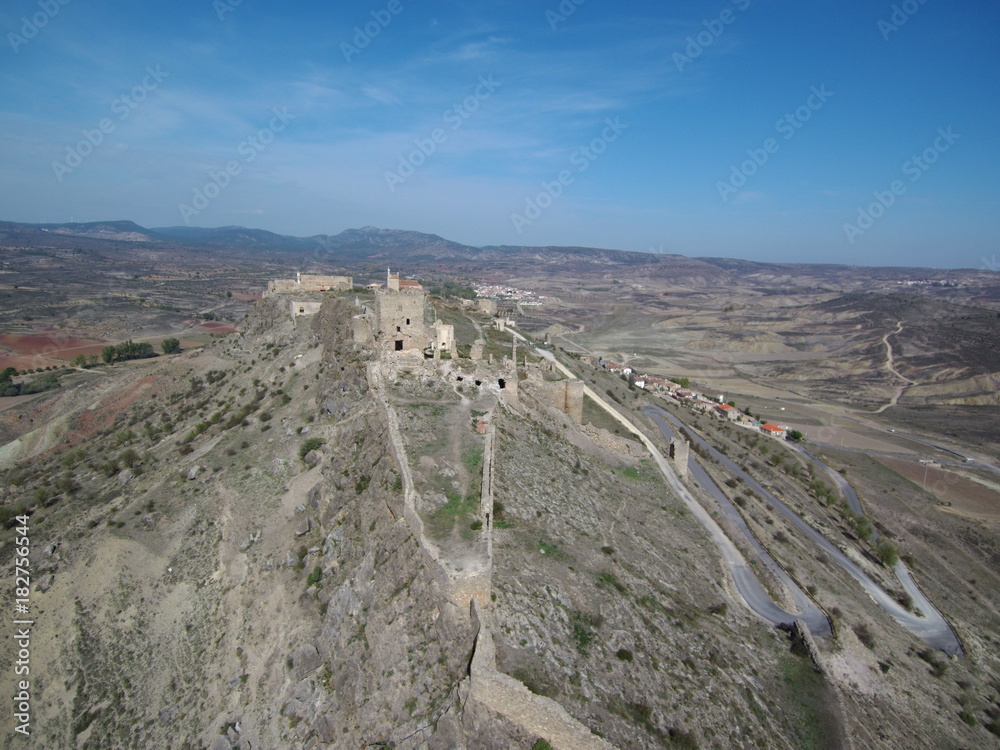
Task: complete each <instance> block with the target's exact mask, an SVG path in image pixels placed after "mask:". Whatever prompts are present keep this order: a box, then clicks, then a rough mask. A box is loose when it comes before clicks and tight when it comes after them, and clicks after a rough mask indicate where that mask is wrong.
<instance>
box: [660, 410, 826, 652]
mask: <svg viewBox="0 0 1000 750" xmlns="http://www.w3.org/2000/svg"><path fill="white" fill-rule="evenodd" d="M655 408H656V407H649V406H647V407H646V408H645V409H644V411H645V412H646V415H647V416H649V418H650V419H652V420H653V422H655V423H656V426H657V427H658V428H659V429H660V432H662V433H663V435H664V436H666V437H667V438H668V439H669V437H670V435H671V433H672V430H671V428H670V426H669V425H668V424H667V423H666V422H664V421H663V419H662V417H660V416H659V414H657V413H655V411H653V410H655ZM688 469H689V470H690V472H691V475H692V476H693V477H694V480H695V481H696V482H697V483H698V484H699V485H701V487H702V488H704V489H705V490H706V491H707V492H708V493H709V494H710V495H712V497H714V498H715V501H716V502H717V503H719V505H720V506H721V508H722V512H723V514H724V515H725V516H726V518H727V519H728V520H729V521H730V523H732V524H733V525H734V526H735V527H736V528H737V529H739V530H740V532H741V533H742V534H743V536H744V537H746V540H747V541H748V542H749V543H750V546H751V547H752V548H753V550H754V552H755V553H756V554H757V557H758V558H759V559H760V560H761V561H762V562H763V563H764V565H765V566H767V568H768V570H770V571H771V572H772V573H773V574H774V575H775V576H776V577H777V578H778V580H780V581H781V582H782V583H783V584H784V586H785V588H786V589H787V590H788V593H789V594H790V595H791V597H792V601H794V602H795V606H796V607H797V608H798V610H799V612H801V614H799V615H793V614H790V613H789V612H786V611H784V610H782V609H781V608H779V607H778V606H777V605H776V604H774V602H773V601H772V600H771V598H770V596H769V595H768V594H767V592H766V591H765V590H764V588H763V586H761V584H760V582H759V581H758V580H757V578H756V577H754V576H753V574H752V573H751V574H750V575H751V577H752V581H747V582H745V583H744V585H745V586H746V587H747V589H748V593H750V594H751V598H749V599H748V597H747V594H743V597H744V599H746V600H747V603H748V604H749V605H750V608H751V609H753V610H754V611H755V612H757V613H758V614H760V615H763V616H764V617H766V618H767V619H768V620H770V621H771V622H773V623H774V624H776V625H780V624H782V623H788V622H792V621H793V620H796V619H799V620H805V621H806V623H808V625H809V630H811V631H812V634H813V635H816V636H829V635H832V633H833V631H832V629H831V627H830V620H829V619H828V618H827V616H826V614H824V612H823V610H821V609H820V608H819V607H818V606H816V603H815V602H814V601H813V600H812V599H810V598H809V596H808V595H807V594H806V593H805V592H804V591H803V590H802V588H801V587H800V586H799V585H798V584H797V583H796V582H795V581H794V580H793V579H792V577H791V576H789V575H788V573H787V572H786V571H785V569H784V568H782V567H781V565H779V564H778V561H777V560H775V559H774V557H773V556H772V555H771V553H770V552H768V550H767V548H766V547H764V545H763V544H761V543H760V540H759V539H757V537H756V536H754V533H753V532H752V531H751V530H750V527H749V526H748V525H747V522H746V520H745V519H744V518H743V516H742V515H741V514H740V512H739V511H738V510H737V509H736V506H735V505H733V504H732V502H731V501H730V500H729V498H728V497H726V494H725V493H724V492H723V491H722V489H721V488H720V487H719V486H718V485H717V484H716V483H715V482H714V481H713V480H712V478H711V477H710V476H709V475H708V472H706V471H705V469H704V468H703V467H702V466H701V464H699V463H698V461H697V460H689V461H688ZM747 572H748V573H749V571H747ZM741 573H742V571H741ZM734 578H735V572H734ZM754 584H756V586H754ZM739 585H740V584H739V583H737V586H739Z"/></svg>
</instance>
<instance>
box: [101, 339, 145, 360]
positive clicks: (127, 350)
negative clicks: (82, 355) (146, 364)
mask: <svg viewBox="0 0 1000 750" xmlns="http://www.w3.org/2000/svg"><path fill="white" fill-rule="evenodd" d="M155 356H156V352H155V351H154V350H153V345H152V344H150V343H149V342H147V341H133V340H132V339H129V340H128V341H123V342H122V343H121V344H113V345H111V346H106V347H104V348H103V349H101V359H102V360H103V361H104V364H106V365H110V364H111V363H112V362H124V361H126V360H129V359H147V358H149V357H155Z"/></svg>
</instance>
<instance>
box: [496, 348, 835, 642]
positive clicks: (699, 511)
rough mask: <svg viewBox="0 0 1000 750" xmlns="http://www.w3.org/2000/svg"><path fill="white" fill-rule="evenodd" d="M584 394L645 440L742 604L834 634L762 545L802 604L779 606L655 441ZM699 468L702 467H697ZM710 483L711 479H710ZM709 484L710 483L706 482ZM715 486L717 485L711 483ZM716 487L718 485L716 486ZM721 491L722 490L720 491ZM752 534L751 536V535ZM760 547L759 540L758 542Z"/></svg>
mask: <svg viewBox="0 0 1000 750" xmlns="http://www.w3.org/2000/svg"><path fill="white" fill-rule="evenodd" d="M514 335H515V336H517V337H518V338H519V339H521V340H522V341H525V342H526V343H527V339H525V338H524V337H523V336H521V335H520V334H518V333H516V332H515V333H514ZM534 351H535V353H536V354H538V356H540V357H544V358H545V359H548V360H550V361H551V362H552V363H554V364H555V366H556V367H557V368H558V369H559V370H560V371H561V372H562V373H563V374H564V375H566V376H567V377H569V378H576V375H574V374H573V372H572V371H570V370H569V369H568V368H567V367H565V366H564V365H563V364H562V363H561V362H559V360H557V359H556V358H555V356H554V355H553V354H552V352H550V351H546V350H544V349H535V350H534ZM584 393H585V394H586V395H587V396H588V397H589V398H591V399H593V401H594V402H595V403H596V404H597V405H598V406H600V407H601V408H603V409H604V410H605V411H607V412H608V413H609V414H610V415H611V416H612V417H613V418H614V419H616V420H617V421H618V422H619V423H620V424H622V425H623V426H624V427H625V428H626V429H627V430H629V431H630V432H632V433H634V434H635V435H636V437H638V438H639V440H641V441H642V443H643V445H645V446H646V449H647V450H648V451H649V453H650V455H651V456H652V457H653V460H654V461H655V462H656V465H657V466H658V467H659V469H660V473H662V474H663V477H664V479H666V481H667V485H668V486H669V487H670V488H671V489H672V490H673V491H674V493H675V494H676V495H677V497H678V498H680V500H681V502H683V503H684V505H685V506H686V507H687V509H688V510H689V511H690V512H691V514H692V515H693V516H694V517H695V518H696V519H697V520H698V522H699V523H700V524H701V525H702V526H703V527H704V528H705V530H706V531H707V532H708V535H709V537H710V538H711V539H712V541H713V542H714V543H715V545H716V546H717V547H718V548H719V552H720V553H721V554H722V559H723V562H724V563H725V565H726V567H727V568H728V569H729V572H730V575H731V576H732V579H733V583H734V584H735V585H736V590H737V592H738V593H739V595H740V597H741V598H742V599H743V603H744V604H745V605H746V607H747V608H748V609H750V610H751V611H752V612H755V613H757V614H758V615H760V616H761V617H763V618H764V619H765V620H767V621H768V622H770V623H771V624H773V625H783V624H789V623H792V622H794V621H795V620H805V621H806V622H807V623H808V624H809V629H810V630H811V631H812V632H813V634H814V635H817V636H828V635H830V634H831V632H832V630H831V627H830V621H829V620H828V619H827V617H826V615H824V614H823V612H822V611H821V610H820V609H819V608H818V607H817V606H816V605H815V604H814V603H813V602H812V601H811V600H810V599H809V597H808V596H806V595H805V593H804V592H803V591H802V590H801V589H799V588H798V586H797V585H796V584H795V582H794V581H793V580H792V579H791V578H790V577H789V576H788V575H787V574H786V573H785V572H784V570H782V569H781V567H780V566H779V565H778V564H777V562H775V560H774V558H772V557H771V556H770V555H769V554H768V553H767V551H766V550H763V547H760V549H761V550H763V554H762V559H764V560H765V564H767V561H770V563H771V564H773V565H774V568H772V569H773V570H775V575H777V576H778V577H779V578H780V579H781V580H782V582H784V583H785V585H786V586H788V587H789V592H790V593H791V595H792V599H793V601H794V602H795V603H796V606H798V607H800V613H799V614H795V613H790V612H786V611H785V610H784V609H782V608H781V607H779V606H778V605H777V604H775V602H774V601H773V600H772V599H771V596H770V594H768V593H767V590H766V589H765V588H764V587H763V585H761V582H760V580H759V579H758V578H757V576H756V575H755V574H754V572H753V570H752V569H751V568H750V566H749V565H748V564H747V561H746V559H745V558H744V557H743V553H742V552H741V551H740V550H739V548H738V547H737V546H736V545H735V544H733V541H732V540H731V539H730V538H729V537H728V536H726V534H725V532H724V531H723V530H722V528H721V527H720V526H719V524H718V523H717V522H716V521H715V519H714V518H712V516H711V515H710V514H709V512H708V511H707V510H706V509H705V508H704V507H703V506H702V505H701V503H699V502H698V501H697V500H696V499H695V498H694V496H693V495H692V494H691V492H690V491H689V490H688V488H687V487H685V486H684V485H683V484H682V483H681V481H680V479H679V478H678V476H677V474H676V473H675V472H674V470H673V467H672V466H671V465H670V463H669V462H668V461H667V459H666V458H665V457H664V456H663V454H662V453H661V452H660V450H659V449H658V448H657V447H656V446H655V445H654V444H653V442H652V441H651V440H650V439H649V438H647V437H646V436H645V435H644V434H643V433H642V432H641V431H640V430H639V428H637V427H636V426H635V425H634V424H633V423H632V422H630V421H629V420H628V419H626V418H625V417H624V416H622V415H621V414H620V413H619V412H618V411H616V410H615V409H614V408H612V407H611V405H610V404H608V403H607V402H605V401H604V399H602V398H601V397H600V396H598V395H597V393H595V392H594V390H593V389H592V388H590V386H588V385H584ZM698 468H699V469H700V467H698ZM708 484H709V485H710V484H711V482H710V481H709V482H708ZM706 486H707V485H706ZM712 486H714V485H712ZM716 490H718V488H717V487H716ZM720 492H721V491H720ZM751 537H752V535H751ZM757 544H758V546H759V542H758V543H757Z"/></svg>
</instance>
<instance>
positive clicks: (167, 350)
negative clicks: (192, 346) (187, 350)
mask: <svg viewBox="0 0 1000 750" xmlns="http://www.w3.org/2000/svg"><path fill="white" fill-rule="evenodd" d="M160 348H161V349H163V353H164V354H177V353H178V352H179V351H180V350H181V342H180V341H179V340H177V339H174V338H170V339H163V341H161V342H160Z"/></svg>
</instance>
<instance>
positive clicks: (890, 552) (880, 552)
mask: <svg viewBox="0 0 1000 750" xmlns="http://www.w3.org/2000/svg"><path fill="white" fill-rule="evenodd" d="M875 556H876V557H877V558H878V559H879V560H880V561H881V562H882V564H883V565H885V566H886V567H888V568H891V567H893V566H894V565H895V564H896V563H898V562H899V553H898V552H897V551H896V548H895V547H893V546H892V545H891V544H889V542H887V541H886V540H885V539H879V541H878V544H876V545H875Z"/></svg>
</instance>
